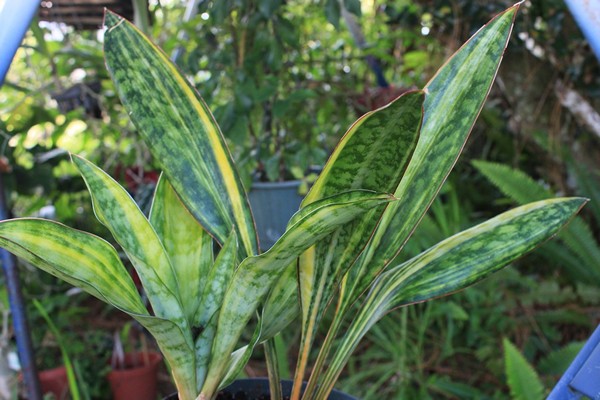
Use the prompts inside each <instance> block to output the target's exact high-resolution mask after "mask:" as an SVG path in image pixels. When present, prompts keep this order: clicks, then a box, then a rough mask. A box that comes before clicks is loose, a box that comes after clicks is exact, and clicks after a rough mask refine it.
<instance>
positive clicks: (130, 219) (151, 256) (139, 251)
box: [73, 156, 188, 328]
mask: <svg viewBox="0 0 600 400" xmlns="http://www.w3.org/2000/svg"><path fill="white" fill-rule="evenodd" d="M73 162H74V163H75V165H76V166H77V168H78V169H79V172H80V173H81V175H82V176H83V178H84V180H85V183H86V185H87V187H88V189H89V191H90V194H91V196H92V202H93V206H94V213H95V214H96V217H97V218H98V220H99V221H100V222H101V223H102V224H104V225H105V226H106V227H107V228H108V229H109V230H110V232H111V234H112V235H113V237H114V238H115V240H116V241H117V242H118V243H119V244H120V245H121V247H122V248H123V250H124V251H125V253H126V254H127V257H128V258H129V259H130V260H131V263H132V264H133V266H134V268H135V270H136V271H137V273H138V275H139V277H140V280H141V281H142V283H143V285H144V289H145V290H146V293H147V294H148V299H149V300H150V303H151V304H152V307H153V309H154V312H155V313H156V315H157V316H159V317H162V318H166V319H170V320H173V321H175V322H176V323H177V324H179V325H180V326H182V327H184V328H187V327H188V322H187V321H188V320H187V318H185V315H184V314H183V309H182V306H181V301H180V297H179V292H178V284H177V277H176V276H175V273H174V271H173V267H172V266H171V262H170V260H169V257H168V256H167V253H166V251H165V249H164V247H163V245H162V243H161V242H160V239H159V237H158V235H157V234H156V232H155V231H154V229H153V228H152V225H150V222H149V221H148V220H147V219H146V216H145V215H144V214H143V213H142V211H141V210H140V209H139V207H138V206H137V204H136V203H135V201H133V199H132V198H131V196H129V194H128V193H127V192H126V191H125V189H123V187H121V185H119V184H118V183H117V182H116V181H115V180H114V179H112V178H111V177H110V176H109V175H108V174H106V172H104V171H102V170H101V169H100V168H98V167H97V166H95V165H94V164H92V163H91V162H89V161H87V160H85V159H83V158H81V157H78V156H73Z"/></svg>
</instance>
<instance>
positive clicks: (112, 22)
mask: <svg viewBox="0 0 600 400" xmlns="http://www.w3.org/2000/svg"><path fill="white" fill-rule="evenodd" d="M123 19H124V18H123V17H121V16H120V15H119V14H116V13H114V12H112V11H110V10H109V9H108V8H104V26H105V27H106V29H110V28H112V27H114V26H116V25H117V24H119V23H120V22H121V21H123Z"/></svg>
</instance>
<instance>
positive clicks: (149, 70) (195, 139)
mask: <svg viewBox="0 0 600 400" xmlns="http://www.w3.org/2000/svg"><path fill="white" fill-rule="evenodd" d="M104 23H105V25H106V27H107V31H106V34H105V37H104V40H105V44H104V54H105V58H106V64H107V67H108V70H109V72H110V74H111V76H112V78H113V81H114V82H115V85H116V86H117V90H118V92H119V96H120V97H121V100H122V101H123V103H124V104H125V106H126V107H127V109H128V110H129V116H130V118H131V120H132V121H133V123H134V124H135V125H136V127H137V128H138V129H139V133H140V135H141V136H142V137H143V138H144V140H145V142H146V144H147V145H148V147H149V149H150V151H151V152H152V155H153V156H154V159H155V160H156V162H157V163H159V164H160V166H161V167H162V170H163V171H164V173H165V174H166V175H167V177H168V178H169V181H170V182H171V184H172V185H173V187H174V188H175V191H176V192H177V194H178V195H179V197H180V198H181V200H182V201H183V203H184V204H185V205H186V207H187V208H188V209H189V210H190V212H191V213H192V214H193V215H194V217H196V218H197V219H198V221H200V222H201V223H202V225H203V226H204V228H205V229H206V230H207V231H208V232H210V233H211V235H213V236H214V237H215V238H216V239H217V240H218V241H219V242H220V243H221V244H223V243H224V242H225V240H226V239H227V237H228V236H229V233H230V232H231V229H232V227H234V228H235V229H236V230H237V235H238V238H239V240H240V242H241V244H242V246H241V247H240V248H241V251H242V252H243V254H242V255H244V256H247V255H254V254H256V253H257V248H258V245H257V239H256V232H255V229H254V223H253V220H252V215H251V213H250V206H249V203H248V199H247V198H246V195H245V192H244V189H243V187H242V184H241V180H240V178H239V176H238V173H237V171H236V169H235V167H234V165H233V161H232V158H231V154H230V153H229V150H228V149H227V146H226V144H225V140H224V138H223V135H222V133H221V131H220V130H219V127H218V125H217V123H216V122H215V120H214V118H213V116H212V114H211V113H210V110H209V109H208V107H207V106H206V104H205V103H204V101H203V100H202V98H201V97H200V95H199V94H198V93H197V92H196V91H195V90H194V88H193V87H192V86H191V85H190V84H189V82H188V81H187V80H186V78H185V76H183V74H182V73H181V72H180V71H179V70H178V69H177V67H175V65H174V64H172V63H171V62H170V61H169V58H168V57H167V56H166V55H165V54H164V53H163V52H162V51H161V50H160V49H159V48H158V47H156V46H155V45H154V44H153V43H151V42H150V40H149V39H148V38H147V37H145V36H144V35H143V34H142V33H141V32H140V31H139V30H138V29H137V28H136V27H135V26H133V25H132V24H131V23H129V22H128V21H126V20H124V19H123V18H121V17H119V16H118V15H116V14H113V13H111V12H109V11H107V12H106V15H105V21H104Z"/></svg>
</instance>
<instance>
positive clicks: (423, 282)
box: [317, 198, 586, 398]
mask: <svg viewBox="0 0 600 400" xmlns="http://www.w3.org/2000/svg"><path fill="white" fill-rule="evenodd" d="M585 202H586V200H585V199H581V198H562V199H552V200H544V201H540V202H536V203H531V204H528V205H525V206H521V207H518V208H515V209H513V210H510V211H507V212H505V213H503V214H500V215H499V216H497V217H495V218H492V219H490V220H488V221H486V222H483V223H481V224H479V225H477V226H475V227H473V228H470V229H467V230H465V231H463V232H460V233H458V234H456V235H454V236H452V237H450V238H448V239H446V240H444V241H442V242H440V243H438V244H437V245H435V246H433V247H432V248H430V249H428V250H426V251H425V252H423V253H421V254H419V255H418V256H416V257H414V258H412V259H410V260H408V261H406V262H405V263H403V264H401V265H399V266H396V267H394V268H391V269H389V270H388V271H386V272H384V273H382V274H381V275H380V276H379V277H378V278H377V280H376V281H375V283H374V284H373V286H372V288H371V290H370V292H369V294H368V296H367V297H366V299H365V301H364V303H363V305H362V307H361V308H360V311H359V313H358V315H357V317H356V318H355V319H354V320H353V321H352V323H351V325H350V326H349V328H348V329H347V331H346V332H345V335H344V338H343V340H342V343H341V344H340V346H339V348H338V351H337V352H336V357H334V358H333V360H332V362H331V364H330V365H329V366H328V369H327V371H326V374H325V375H326V376H325V377H324V378H323V381H324V382H327V383H326V384H325V385H323V387H322V388H320V389H319V392H318V393H320V394H321V395H323V393H327V392H323V391H325V390H328V389H330V388H331V387H332V386H331V385H332V382H334V381H335V378H337V376H338V375H339V373H340V372H341V370H342V368H343V366H344V365H345V363H346V362H347V360H348V358H349V357H350V354H351V353H352V351H353V350H354V349H355V348H356V346H357V345H358V342H359V341H360V340H361V339H362V337H363V336H364V334H365V333H366V332H367V331H368V330H369V329H370V328H371V327H372V326H373V324H375V323H376V322H377V321H378V320H379V319H381V317H382V316H383V315H385V314H386V313H387V312H388V311H390V310H392V309H394V308H397V307H401V306H403V305H407V304H411V303H415V302H422V301H426V300H429V299H432V298H434V297H439V296H443V295H446V294H449V293H453V292H456V291H458V290H460V289H463V288H465V287H467V286H469V285H472V284H474V283H475V282H477V281H479V280H481V279H483V278H485V277H486V276H488V275H489V274H490V273H492V272H494V271H497V270H498V269H500V268H502V267H503V266H505V265H507V264H508V263H510V262H511V261H513V260H515V259H516V258H518V257H520V256H521V255H523V254H525V253H526V252H528V251H530V250H532V249H534V248H535V247H536V246H538V245H539V244H540V243H542V242H544V241H545V240H547V239H548V238H550V237H551V236H553V235H555V234H556V233H557V231H558V230H559V229H560V228H561V227H562V226H563V225H564V224H565V223H567V222H568V221H569V220H570V219H571V218H573V216H574V215H575V214H576V213H577V212H578V211H579V209H580V208H581V207H582V206H583V204H585ZM317 398H322V397H319V395H317Z"/></svg>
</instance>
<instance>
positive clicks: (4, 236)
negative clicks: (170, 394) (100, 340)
mask: <svg viewBox="0 0 600 400" xmlns="http://www.w3.org/2000/svg"><path fill="white" fill-rule="evenodd" d="M0 245H1V246H2V247H4V248H6V249H7V250H9V251H10V252H12V253H14V254H15V255H17V256H18V257H20V258H22V259H24V260H26V261H28V262H29V263H31V264H32V265H34V266H36V267H38V268H40V269H42V270H44V271H46V272H48V273H50V274H52V275H54V276H56V277H58V278H61V279H63V280H65V281H66V282H68V283H70V284H72V285H74V286H76V287H79V288H81V289H83V290H85V291H86V292H88V293H90V294H91V295H93V296H95V297H97V298H99V299H100V300H103V301H105V302H107V303H108V304H111V305H113V306H115V307H116V308H118V309H120V310H121V311H123V312H126V313H128V314H129V315H131V316H132V317H133V318H135V319H136V320H138V321H139V322H140V323H141V324H142V325H143V326H145V327H146V328H147V329H148V330H149V331H150V332H151V333H152V335H153V336H154V337H155V338H156V340H157V343H158V345H159V346H160V348H161V350H163V354H164V355H165V358H166V359H167V361H168V362H169V363H170V365H171V366H172V372H173V376H174V378H175V380H176V382H177V388H178V391H179V393H180V399H182V400H183V399H186V400H189V399H193V398H195V389H196V388H195V376H193V375H191V376H190V374H189V371H192V372H193V370H194V358H193V352H192V350H191V348H190V346H189V343H190V341H191V338H190V337H189V332H185V331H182V329H181V327H179V326H177V325H176V324H175V323H173V322H171V321H167V320H164V319H160V318H156V317H152V316H150V315H148V312H147V311H146V308H145V307H144V305H143V304H142V301H141V299H140V296H139V295H138V293H137V290H136V288H135V285H134V283H133V280H132V279H131V277H130V275H129V273H128V272H127V270H126V269H125V267H124V266H123V264H122V263H121V260H120V259H119V255H118V254H117V252H116V251H115V249H114V248H113V247H112V246H111V245H110V244H108V243H107V242H106V241H104V240H103V239H101V238H99V237H97V236H94V235H91V234H89V233H85V232H81V231H78V230H76V229H72V228H69V227H67V226H65V225H62V224H59V223H57V222H53V221H48V220H41V219H15V220H8V221H2V222H0Z"/></svg>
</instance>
